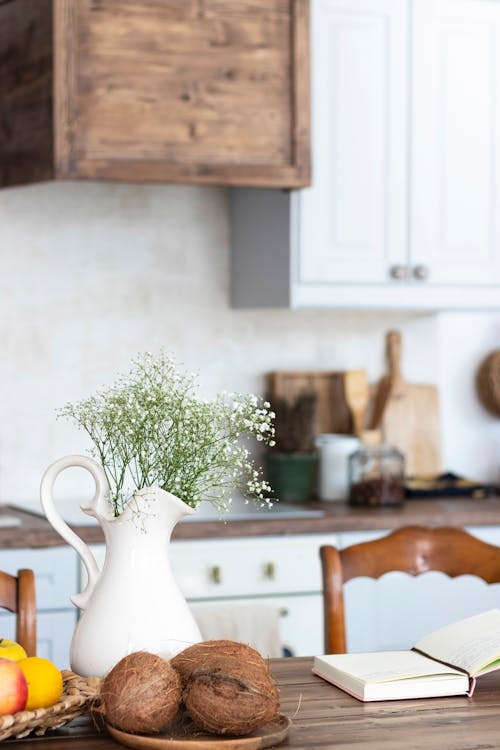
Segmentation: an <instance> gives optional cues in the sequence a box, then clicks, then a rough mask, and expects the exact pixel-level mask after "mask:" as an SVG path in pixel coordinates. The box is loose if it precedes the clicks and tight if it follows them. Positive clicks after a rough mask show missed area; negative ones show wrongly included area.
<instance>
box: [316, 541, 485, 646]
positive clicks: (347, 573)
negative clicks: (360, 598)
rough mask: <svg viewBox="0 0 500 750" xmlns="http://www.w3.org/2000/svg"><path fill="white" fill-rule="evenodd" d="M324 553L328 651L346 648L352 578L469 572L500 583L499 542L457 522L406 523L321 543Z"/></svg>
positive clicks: (323, 568) (324, 603)
mask: <svg viewBox="0 0 500 750" xmlns="http://www.w3.org/2000/svg"><path fill="white" fill-rule="evenodd" d="M320 557H321V567H322V574H323V608H324V626H325V653H327V654H341V653H345V651H346V650H347V641H346V628H345V611H344V594H343V585H344V583H345V582H346V581H349V580H351V579H352V578H357V577H359V576H367V577H369V578H380V576H382V575H384V574H385V573H389V572H391V571H402V572H404V573H409V574H410V575H412V576H418V575H420V574H421V573H426V572H428V571H431V570H435V571H440V572H442V573H446V574H447V575H449V576H450V577H452V578H454V577H456V576H460V575H467V574H469V575H474V576H477V577H478V578H481V579H483V581H485V582H486V583H498V582H500V547H495V546H494V545H492V544H487V543H486V542H483V541H481V540H480V539H477V538H476V537H474V536H472V534H469V533H468V532H467V531H465V530H464V529H460V528H453V527H440V528H429V527H426V526H406V527H404V528H401V529H398V530H396V531H393V532H392V533H391V534H388V535H387V536H385V537H383V538H382V539H377V540H375V541H373V542H361V543H360V544H353V545H352V546H350V547H345V548H344V549H341V550H338V549H337V548H336V547H333V546H330V545H325V546H322V547H321V548H320Z"/></svg>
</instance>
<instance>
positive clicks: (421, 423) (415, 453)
mask: <svg viewBox="0 0 500 750" xmlns="http://www.w3.org/2000/svg"><path fill="white" fill-rule="evenodd" d="M401 346H402V342H401V334H400V333H399V332H398V331H390V332H389V333H388V334H387V351H388V355H389V375H388V376H387V377H388V378H389V381H388V384H387V383H385V384H384V386H383V388H384V389H387V395H386V398H385V403H384V407H383V410H382V418H381V425H382V430H383V435H384V439H385V441H386V442H387V443H389V444H390V445H393V446H395V447H396V448H398V449H399V450H400V451H401V452H402V453H403V454H404V456H405V459H406V474H407V476H410V475H412V476H413V475H429V474H431V475H432V474H439V473H440V472H441V470H442V469H441V440H440V420H439V396H438V390H437V388H436V386H434V385H415V384H412V383H408V382H406V381H405V379H404V377H403V374H402V370H401ZM383 395H384V394H382V395H381V397H380V398H381V401H382V398H383ZM372 423H373V420H372Z"/></svg>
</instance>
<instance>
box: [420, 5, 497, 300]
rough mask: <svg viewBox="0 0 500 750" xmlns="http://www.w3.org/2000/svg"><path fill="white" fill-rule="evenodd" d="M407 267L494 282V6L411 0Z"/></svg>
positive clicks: (453, 280) (462, 280)
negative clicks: (408, 254) (409, 170)
mask: <svg viewBox="0 0 500 750" xmlns="http://www.w3.org/2000/svg"><path fill="white" fill-rule="evenodd" d="M412 9H413V18H412V25H413V66H412V70H413V87H412V109H411V112H412V119H411V134H412V137H411V162H410V167H411V185H410V199H411V209H412V212H411V217H410V218H411V223H410V247H411V261H412V263H413V264H414V265H415V266H417V267H418V266H420V265H421V266H425V268H426V269H428V274H429V276H428V281H429V282H430V283H433V284H434V283H435V284H457V283H458V284H467V285H470V284H489V283H491V282H495V283H498V282H499V281H500V246H499V239H500V235H499V229H500V225H499V223H498V221H499V220H498V218H497V217H499V215H500V214H499V209H500V205H499V200H500V190H499V188H500V169H499V167H500V161H499V159H500V152H499V149H500V138H499V132H500V130H499V128H500V120H499V119H498V115H499V114H500V109H499V100H500V26H499V23H500V5H499V3H498V2H497V0H490V1H489V2H485V1H484V0H480V1H478V0H465V1H464V0H414V2H413V5H412Z"/></svg>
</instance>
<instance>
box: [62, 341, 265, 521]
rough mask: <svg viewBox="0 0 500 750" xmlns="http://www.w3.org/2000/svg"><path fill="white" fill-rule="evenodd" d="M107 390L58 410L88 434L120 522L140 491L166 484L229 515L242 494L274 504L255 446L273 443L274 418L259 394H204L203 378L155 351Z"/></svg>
mask: <svg viewBox="0 0 500 750" xmlns="http://www.w3.org/2000/svg"><path fill="white" fill-rule="evenodd" d="M132 363H133V367H132V369H131V370H130V372H129V373H128V374H126V375H122V376H120V377H119V378H118V380H117V381H116V383H115V385H113V386H111V387H108V388H105V389H103V390H101V391H99V392H97V393H96V394H95V395H93V396H90V397H89V398H86V399H83V400H82V401H79V402H77V403H74V404H72V403H68V404H66V405H65V406H64V407H63V408H61V409H59V410H58V415H59V416H60V417H65V418H67V419H72V420H74V421H75V422H76V423H77V425H78V426H79V427H80V428H82V429H83V430H85V432H87V433H88V435H89V437H90V439H91V441H92V443H93V447H92V448H91V449H90V453H91V455H92V456H93V457H94V458H95V459H96V460H98V461H99V463H100V464H101V466H102V468H103V469H104V472H105V474H106V478H107V480H108V484H109V488H110V500H111V502H112V505H113V512H114V514H115V515H116V516H118V515H119V514H120V513H121V511H122V510H123V508H124V506H125V504H126V503H127V502H128V500H129V499H130V498H131V496H132V494H133V492H134V491H135V490H140V489H144V488H145V487H153V486H158V487H161V488H162V489H164V490H167V491H168V492H171V493H172V494H174V495H177V497H179V498H180V499H181V500H183V501H184V502H185V503H187V505H190V506H192V507H194V508H195V507H197V505H198V504H199V503H200V502H201V501H202V500H209V501H210V502H212V503H213V505H215V506H216V507H217V509H218V510H219V512H220V513H221V515H222V514H223V513H225V512H226V511H227V510H228V509H229V506H230V504H231V493H232V491H234V490H239V491H240V492H242V494H243V495H244V496H246V497H247V498H248V497H250V498H253V499H254V501H255V502H256V503H257V504H259V505H261V506H266V505H271V504H272V503H271V500H270V499H269V495H270V493H271V488H270V486H269V485H268V483H267V482H266V481H265V480H264V479H263V477H262V470H261V469H260V467H257V466H256V465H255V462H254V460H253V458H252V456H251V453H250V450H249V449H248V447H247V445H246V444H245V443H247V441H248V440H249V439H250V438H255V439H256V440H257V441H259V442H263V443H266V444H268V445H273V444H274V441H273V438H274V425H273V419H274V413H273V412H272V411H271V410H270V404H269V402H267V401H263V400H262V399H261V398H260V397H258V396H255V395H253V394H249V395H243V394H226V393H221V394H219V395H218V396H217V397H216V398H215V399H213V400H207V399H203V398H201V397H200V396H199V394H198V386H197V380H196V376H195V375H194V374H190V373H185V372H182V371H181V370H180V369H179V368H178V366H177V364H176V362H175V360H174V358H173V357H171V356H169V355H166V354H164V353H162V354H160V355H159V356H157V357H155V356H153V355H152V354H150V353H147V352H146V353H145V354H142V355H139V356H137V357H136V358H135V359H134V360H132Z"/></svg>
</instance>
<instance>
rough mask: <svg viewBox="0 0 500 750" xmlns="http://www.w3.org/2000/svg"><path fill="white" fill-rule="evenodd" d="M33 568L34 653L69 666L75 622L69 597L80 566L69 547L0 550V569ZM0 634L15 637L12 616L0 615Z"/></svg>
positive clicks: (64, 666) (74, 588)
mask: <svg viewBox="0 0 500 750" xmlns="http://www.w3.org/2000/svg"><path fill="white" fill-rule="evenodd" d="M20 568H32V570H33V571H34V573H35V582H36V596H37V654H38V656H44V657H45V658H47V659H50V660H51V661H53V662H54V663H55V664H57V666H58V667H59V668H60V669H67V668H69V647H70V643H71V638H72V635H73V630H74V627H75V625H76V609H75V607H74V606H73V605H72V604H71V601H70V599H69V597H70V596H71V595H72V594H74V593H76V590H77V588H78V585H79V567H78V561H77V559H76V556H75V553H74V551H73V550H72V549H70V548H69V547H45V548H40V549H21V548H17V549H9V550H1V551H0V570H4V571H6V572H7V573H11V574H12V575H15V574H16V573H17V571H18V570H19V569H20ZM0 636H1V637H3V638H14V636H15V618H14V615H11V614H8V613H5V611H3V612H2V613H1V614H0Z"/></svg>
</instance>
